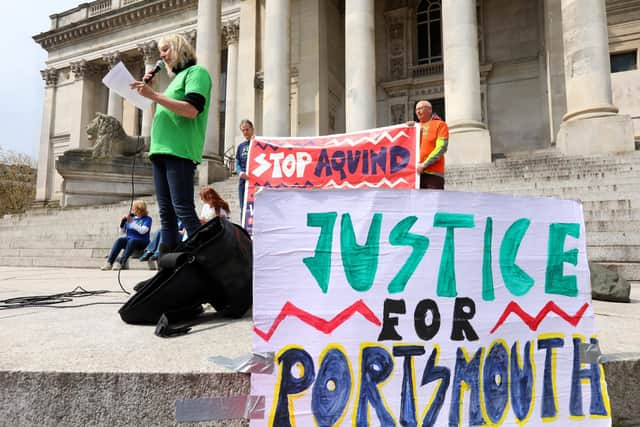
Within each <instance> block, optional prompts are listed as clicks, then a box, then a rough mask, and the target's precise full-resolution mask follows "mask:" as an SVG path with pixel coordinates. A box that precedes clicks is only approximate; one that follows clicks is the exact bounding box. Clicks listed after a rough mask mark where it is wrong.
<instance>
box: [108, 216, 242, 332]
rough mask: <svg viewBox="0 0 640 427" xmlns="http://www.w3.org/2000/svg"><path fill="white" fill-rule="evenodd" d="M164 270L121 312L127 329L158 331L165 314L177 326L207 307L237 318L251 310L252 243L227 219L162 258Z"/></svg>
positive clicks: (211, 224)
mask: <svg viewBox="0 0 640 427" xmlns="http://www.w3.org/2000/svg"><path fill="white" fill-rule="evenodd" d="M159 267H160V270H159V271H158V273H157V274H156V275H155V276H153V277H152V278H150V279H149V280H147V281H146V282H142V283H141V285H142V286H141V288H140V290H139V291H138V292H137V293H136V294H134V295H133V296H132V297H131V298H130V299H129V301H127V302H126V303H125V305H123V306H122V307H121V308H120V310H119V311H118V312H119V313H120V317H121V318H122V320H124V321H125V322H126V323H134V324H147V325H148V324H151V325H155V324H156V323H158V321H159V320H160V318H161V316H162V315H163V314H165V315H166V316H167V317H169V318H170V319H171V321H174V320H188V319H190V318H193V317H195V316H197V315H198V314H200V313H201V312H202V304H204V303H210V304H211V305H212V306H213V308H215V309H216V311H217V312H218V313H220V314H222V315H223V316H225V317H232V318H239V317H242V316H243V315H244V314H245V313H246V312H247V310H249V308H250V307H251V302H252V298H251V290H252V273H253V253H252V242H251V238H250V237H249V235H248V233H247V232H246V231H245V230H244V229H243V228H242V227H240V226H239V225H236V224H233V223H232V222H230V221H228V220H227V219H224V218H220V217H216V218H214V219H212V220H211V221H209V222H207V223H206V224H203V225H202V226H200V228H198V230H197V231H196V232H195V233H194V234H193V236H189V238H188V239H187V240H186V241H185V242H183V243H182V245H181V246H180V247H179V248H178V250H177V251H176V252H170V253H168V254H165V255H163V256H161V257H160V260H159Z"/></svg>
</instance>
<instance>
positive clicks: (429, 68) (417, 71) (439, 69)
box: [411, 62, 443, 77]
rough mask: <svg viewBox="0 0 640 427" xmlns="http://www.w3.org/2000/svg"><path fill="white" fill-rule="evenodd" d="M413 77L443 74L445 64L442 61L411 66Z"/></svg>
mask: <svg viewBox="0 0 640 427" xmlns="http://www.w3.org/2000/svg"><path fill="white" fill-rule="evenodd" d="M411 70H412V72H413V77H427V76H434V75H442V73H443V64H442V62H438V63H434V64H420V65H415V66H413V67H411Z"/></svg>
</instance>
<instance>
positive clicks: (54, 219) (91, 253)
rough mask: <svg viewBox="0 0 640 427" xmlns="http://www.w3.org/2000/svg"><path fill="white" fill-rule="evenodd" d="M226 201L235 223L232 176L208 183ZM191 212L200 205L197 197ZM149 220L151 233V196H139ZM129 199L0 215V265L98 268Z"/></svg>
mask: <svg viewBox="0 0 640 427" xmlns="http://www.w3.org/2000/svg"><path fill="white" fill-rule="evenodd" d="M213 187H214V188H215V189H216V191H217V192H218V193H219V194H220V196H222V198H224V199H225V200H226V201H227V203H229V208H230V209H231V220H232V221H234V222H238V221H239V219H240V208H239V204H238V190H237V188H238V180H237V177H235V176H234V177H232V178H230V179H228V180H226V181H223V182H216V183H214V184H213ZM197 192H198V189H197V188H196V192H195V193H196V199H198V200H197V201H196V210H197V211H198V212H199V211H200V208H201V207H202V203H201V202H200V200H199V198H198V197H197ZM142 199H143V200H145V201H146V202H147V207H148V209H149V215H151V218H152V219H153V226H152V227H151V232H152V233H154V232H155V231H156V230H158V229H159V228H160V216H159V215H158V206H157V204H156V202H155V198H154V197H142ZM130 203H131V201H130V200H128V201H123V202H120V203H114V204H108V205H100V206H93V207H80V208H78V207H76V208H64V209H61V208H38V209H34V210H32V211H29V212H27V213H25V214H21V215H6V216H5V217H3V218H0V265H3V266H23V267H75V268H94V267H95V268H98V267H99V266H101V265H102V264H103V263H104V262H105V258H106V257H107V255H108V254H109V250H110V249H111V245H112V244H113V242H114V240H115V239H116V237H118V224H119V223H120V218H121V217H122V216H123V215H125V214H126V213H127V212H128V210H129V206H130ZM153 267H154V264H153V263H147V262H140V261H138V260H137V259H133V257H132V258H130V259H129V268H131V269H149V268H153Z"/></svg>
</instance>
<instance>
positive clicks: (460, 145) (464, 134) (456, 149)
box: [445, 122, 491, 165]
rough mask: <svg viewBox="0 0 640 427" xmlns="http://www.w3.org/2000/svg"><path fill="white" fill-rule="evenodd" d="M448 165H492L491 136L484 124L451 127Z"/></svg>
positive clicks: (468, 123)
mask: <svg viewBox="0 0 640 427" xmlns="http://www.w3.org/2000/svg"><path fill="white" fill-rule="evenodd" d="M445 159H446V164H447V165H459V164H474V163H490V162H491V135H490V134H489V131H488V130H487V129H486V128H485V127H484V123H477V124H476V125H475V126H474V123H473V122H466V123H464V124H461V125H460V126H453V127H449V148H448V149H447V154H445Z"/></svg>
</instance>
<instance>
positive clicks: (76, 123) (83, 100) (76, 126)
mask: <svg viewBox="0 0 640 427" xmlns="http://www.w3.org/2000/svg"><path fill="white" fill-rule="evenodd" d="M99 71H100V67H99V66H98V64H95V63H92V62H88V61H86V60H84V59H83V60H80V61H77V62H72V63H71V72H72V73H73V76H74V78H75V82H74V83H73V86H74V87H73V91H74V94H73V97H72V99H70V100H69V105H70V116H71V129H70V136H69V138H70V141H69V148H81V149H83V148H89V139H88V138H87V124H89V121H90V120H91V119H93V115H94V113H95V111H93V105H92V104H93V97H94V96H95V93H94V89H95V81H94V77H95V76H96V74H97V73H98V72H99Z"/></svg>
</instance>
